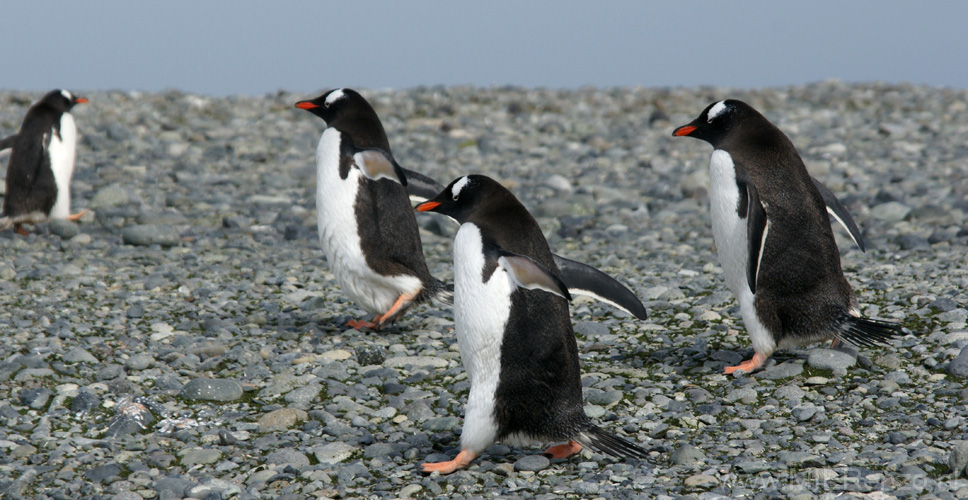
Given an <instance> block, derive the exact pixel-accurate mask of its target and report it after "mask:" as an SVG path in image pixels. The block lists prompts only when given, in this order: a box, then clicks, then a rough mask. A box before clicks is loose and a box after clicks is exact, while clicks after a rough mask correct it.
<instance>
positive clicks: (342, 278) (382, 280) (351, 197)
mask: <svg viewBox="0 0 968 500" xmlns="http://www.w3.org/2000/svg"><path fill="white" fill-rule="evenodd" d="M339 151H340V132H339V131H337V130H336V129H332V128H328V129H326V130H325V131H324V132H323V136H322V138H321V139H320V140H319V147H318V148H317V149H316V226H317V230H318V232H319V243H320V245H321V246H322V247H323V252H324V253H325V254H326V259H327V260H328V261H329V266H330V269H331V270H332V271H333V274H334V275H335V276H336V281H338V282H339V285H340V288H342V290H343V293H344V294H346V296H347V297H349V298H350V299H351V300H352V301H353V302H355V303H356V304H357V305H359V306H360V307H362V308H363V309H366V310H367V311H368V312H370V313H373V314H383V313H385V312H387V310H389V309H390V307H391V306H392V305H393V303H394V302H395V301H396V300H397V298H398V297H400V295H401V294H403V293H413V292H416V291H419V290H420V287H421V286H422V284H421V282H420V279H419V278H417V277H414V276H383V275H381V274H379V273H376V272H374V271H373V270H372V269H370V267H369V266H368V265H367V264H366V258H365V257H364V256H363V250H362V247H361V244H360V235H359V232H358V229H359V228H358V227H357V223H356V213H355V209H354V205H355V202H356V194H357V191H358V190H359V187H360V182H366V181H365V180H362V181H361V177H362V174H361V172H360V171H359V169H356V168H351V169H350V171H349V175H347V176H346V179H345V180H344V179H341V178H340V176H339V161H340V154H339Z"/></svg>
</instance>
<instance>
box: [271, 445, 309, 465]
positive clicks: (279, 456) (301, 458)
mask: <svg viewBox="0 0 968 500" xmlns="http://www.w3.org/2000/svg"><path fill="white" fill-rule="evenodd" d="M266 463H268V464H278V465H292V466H293V467H295V468H297V469H301V468H303V467H306V466H308V465H309V458H307V457H306V455H303V454H302V453H300V452H298V451H296V450H294V449H292V448H282V449H279V450H275V451H273V452H272V453H269V456H267V457H266Z"/></svg>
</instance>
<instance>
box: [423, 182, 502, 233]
mask: <svg viewBox="0 0 968 500" xmlns="http://www.w3.org/2000/svg"><path fill="white" fill-rule="evenodd" d="M493 186H498V187H501V185H500V184H498V183H497V182H496V181H494V180H493V179H491V178H490V177H485V176H483V175H465V176H464V177H458V178H457V179H454V180H453V182H451V183H450V185H448V186H447V187H445V188H444V190H443V191H441V192H440V193H438V194H437V196H434V197H433V198H432V199H430V200H427V201H426V202H424V203H421V204H419V205H417V206H416V210H417V211H418V212H437V213H439V214H443V215H446V216H448V217H450V218H451V219H454V220H456V221H457V223H458V224H463V223H465V222H467V221H468V220H469V219H470V217H471V215H472V214H473V212H474V209H475V208H476V207H477V206H478V205H479V204H480V203H481V201H482V199H483V198H484V194H485V192H486V191H489V190H491V189H493ZM502 189H503V187H502Z"/></svg>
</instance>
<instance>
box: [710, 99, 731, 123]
mask: <svg viewBox="0 0 968 500" xmlns="http://www.w3.org/2000/svg"><path fill="white" fill-rule="evenodd" d="M723 111H726V101H719V102H717V103H716V104H713V107H711V108H709V115H708V116H707V117H706V121H707V122H709V123H712V122H713V119H714V118H716V117H717V116H719V115H721V114H723Z"/></svg>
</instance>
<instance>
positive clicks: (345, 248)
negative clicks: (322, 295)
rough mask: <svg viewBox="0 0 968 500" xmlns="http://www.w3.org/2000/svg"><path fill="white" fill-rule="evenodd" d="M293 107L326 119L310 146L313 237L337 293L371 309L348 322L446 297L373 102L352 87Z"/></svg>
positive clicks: (363, 324) (357, 324) (386, 316)
mask: <svg viewBox="0 0 968 500" xmlns="http://www.w3.org/2000/svg"><path fill="white" fill-rule="evenodd" d="M296 107H297V108H300V109H304V110H306V111H309V112H310V113H312V114H314V115H316V116H318V117H320V118H322V119H323V120H324V121H325V122H326V125H327V128H326V130H324V131H323V135H322V138H320V140H319V147H318V148H317V149H316V217H317V230H318V231H319V241H320V244H321V245H322V247H323V251H324V252H325V253H326V258H327V260H328V261H329V265H330V267H331V268H332V271H333V274H335V275H336V279H337V281H338V282H339V284H340V287H341V288H342V290H343V293H345V294H346V295H347V296H348V297H349V298H350V299H352V300H353V301H354V302H356V303H357V304H358V305H360V306H361V307H363V309H366V310H367V311H368V312H370V313H372V314H376V315H377V316H376V318H374V320H373V321H362V320H360V321H356V320H353V321H350V322H348V323H347V324H348V325H350V326H352V327H354V328H371V329H376V330H379V329H380V328H381V327H383V326H385V325H387V324H390V323H392V322H393V321H395V320H396V319H397V318H398V317H399V316H400V315H401V314H403V312H404V311H406V309H407V308H408V307H410V305H412V304H415V303H419V302H422V301H426V300H428V299H430V298H432V297H435V296H439V297H440V298H442V299H443V300H445V301H448V300H449V297H450V293H451V292H450V290H449V289H448V287H447V286H446V285H445V284H444V283H443V282H441V281H440V280H438V279H436V278H434V277H433V276H431V275H430V271H429V270H428V269H427V263H426V262H425V261H424V254H423V248H422V246H421V243H420V234H419V233H418V231H417V221H416V219H415V218H414V214H413V209H412V207H411V206H410V199H409V195H408V193H407V190H406V188H405V187H404V186H406V184H407V175H406V173H405V171H404V170H403V169H402V168H400V166H399V165H398V164H397V162H396V161H395V160H394V159H393V154H392V152H391V151H390V143H389V140H388V139H387V135H386V132H385V131H384V129H383V124H382V123H380V119H379V117H378V116H377V114H376V111H374V110H373V107H371V106H370V104H369V103H368V102H367V101H366V99H364V98H363V96H361V95H360V94H359V93H357V92H356V91H354V90H351V89H336V90H332V91H329V92H326V93H325V94H323V95H321V96H319V97H317V98H315V99H312V100H309V101H300V102H298V103H296Z"/></svg>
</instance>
